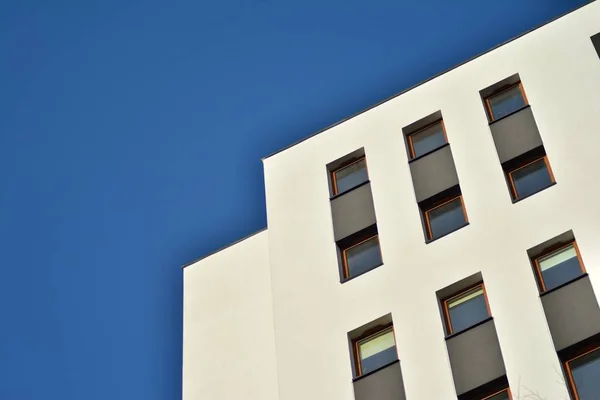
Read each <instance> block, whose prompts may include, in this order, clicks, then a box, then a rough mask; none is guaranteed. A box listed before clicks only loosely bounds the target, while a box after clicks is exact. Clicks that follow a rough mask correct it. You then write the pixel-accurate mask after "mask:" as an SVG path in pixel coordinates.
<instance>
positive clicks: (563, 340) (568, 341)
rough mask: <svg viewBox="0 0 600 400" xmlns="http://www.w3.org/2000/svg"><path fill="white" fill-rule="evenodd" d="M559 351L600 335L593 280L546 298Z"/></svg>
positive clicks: (549, 294)
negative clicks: (597, 334)
mask: <svg viewBox="0 0 600 400" xmlns="http://www.w3.org/2000/svg"><path fill="white" fill-rule="evenodd" d="M542 305H543V306H544V313H545V314H546V320H547V321H548V327H549V328H550V333H551V334H552V340H553V341H554V347H555V348H556V351H560V350H562V349H564V348H567V347H569V346H571V345H572V344H575V343H577V342H579V341H581V340H583V339H586V338H588V337H590V336H592V335H594V334H596V333H599V332H600V308H599V307H598V301H597V300H596V295H595V294H594V289H592V284H591V282H590V278H589V277H587V276H586V277H583V278H581V279H579V280H577V281H575V282H572V283H571V284H569V285H567V286H563V287H561V288H560V289H557V290H555V291H552V292H550V293H548V294H545V295H543V296H542Z"/></svg>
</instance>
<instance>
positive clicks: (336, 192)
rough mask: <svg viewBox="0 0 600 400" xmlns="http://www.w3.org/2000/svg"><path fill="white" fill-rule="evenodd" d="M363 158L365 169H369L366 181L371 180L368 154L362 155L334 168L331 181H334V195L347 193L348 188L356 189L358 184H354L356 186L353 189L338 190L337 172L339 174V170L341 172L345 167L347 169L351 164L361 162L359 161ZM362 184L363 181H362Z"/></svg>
mask: <svg viewBox="0 0 600 400" xmlns="http://www.w3.org/2000/svg"><path fill="white" fill-rule="evenodd" d="M363 160H364V161H365V170H366V171H367V180H366V181H365V182H368V181H369V169H368V168H367V157H366V156H361V157H359V158H358V159H356V160H353V161H350V162H348V163H345V164H342V165H341V166H340V167H338V168H336V169H333V170H331V183H332V189H333V195H334V196H337V195H338V194H340V193H345V192H347V191H348V190H351V189H354V188H355V187H356V186H354V187H352V188H351V189H348V190H345V191H344V192H339V191H338V187H337V177H336V174H337V173H338V172H340V171H341V170H343V169H345V168H348V167H350V166H352V165H354V164H356V163H359V162H361V161H363ZM363 183H364V182H363ZM361 184H362V183H361ZM357 186H358V185H357Z"/></svg>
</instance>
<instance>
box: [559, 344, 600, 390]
mask: <svg viewBox="0 0 600 400" xmlns="http://www.w3.org/2000/svg"><path fill="white" fill-rule="evenodd" d="M595 351H600V345H596V346H594V347H591V348H589V349H587V350H584V351H582V352H580V353H578V354H577V355H576V356H575V357H572V358H570V359H568V360H567V361H565V362H564V366H565V370H566V372H567V380H568V381H569V383H568V386H569V391H570V392H571V393H572V394H573V396H574V397H575V399H574V400H579V393H578V391H577V386H575V381H574V380H573V373H572V371H571V366H570V365H569V363H570V362H572V361H575V360H577V359H578V358H581V357H583V356H586V355H588V354H590V353H593V352H595Z"/></svg>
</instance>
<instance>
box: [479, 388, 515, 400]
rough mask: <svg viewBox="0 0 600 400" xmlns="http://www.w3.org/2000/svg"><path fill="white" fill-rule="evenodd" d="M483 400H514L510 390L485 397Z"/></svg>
mask: <svg viewBox="0 0 600 400" xmlns="http://www.w3.org/2000/svg"><path fill="white" fill-rule="evenodd" d="M481 400H512V395H511V394H510V389H508V388H506V389H502V390H501V391H499V392H496V393H494V394H492V395H489V396H487V397H484V398H482V399H481Z"/></svg>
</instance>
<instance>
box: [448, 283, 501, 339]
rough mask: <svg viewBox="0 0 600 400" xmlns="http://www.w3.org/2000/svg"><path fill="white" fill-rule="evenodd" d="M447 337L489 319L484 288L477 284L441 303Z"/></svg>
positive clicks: (482, 285) (488, 307)
mask: <svg viewBox="0 0 600 400" xmlns="http://www.w3.org/2000/svg"><path fill="white" fill-rule="evenodd" d="M443 305H444V317H445V319H446V328H447V333H448V335H451V334H453V333H457V332H461V331H463V330H465V329H468V328H470V327H471V326H473V325H476V324H478V323H479V322H481V321H483V320H485V319H487V318H489V317H491V315H492V314H491V312H490V306H489V304H488V301H487V295H486V292H485V286H484V284H483V283H479V284H477V285H476V286H473V287H471V288H469V289H467V290H465V291H462V292H460V293H458V294H456V295H454V296H452V297H449V298H448V299H446V300H444V301H443Z"/></svg>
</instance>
